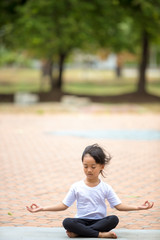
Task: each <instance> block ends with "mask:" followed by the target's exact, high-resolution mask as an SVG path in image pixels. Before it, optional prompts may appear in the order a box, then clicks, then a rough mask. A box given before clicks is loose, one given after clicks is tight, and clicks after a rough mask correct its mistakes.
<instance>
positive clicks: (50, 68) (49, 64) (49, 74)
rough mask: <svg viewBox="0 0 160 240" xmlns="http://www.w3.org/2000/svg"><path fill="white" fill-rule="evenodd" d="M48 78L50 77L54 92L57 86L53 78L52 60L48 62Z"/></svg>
mask: <svg viewBox="0 0 160 240" xmlns="http://www.w3.org/2000/svg"><path fill="white" fill-rule="evenodd" d="M48 76H49V80H50V86H51V91H52V90H53V89H54V85H55V82H54V78H53V61H52V60H49V61H48Z"/></svg>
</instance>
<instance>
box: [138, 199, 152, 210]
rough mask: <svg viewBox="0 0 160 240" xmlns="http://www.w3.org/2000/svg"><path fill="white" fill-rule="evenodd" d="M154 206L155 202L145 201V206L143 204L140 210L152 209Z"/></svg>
mask: <svg viewBox="0 0 160 240" xmlns="http://www.w3.org/2000/svg"><path fill="white" fill-rule="evenodd" d="M153 205H154V202H149V201H145V203H144V204H142V205H141V206H139V207H138V209H139V210H147V209H150V208H152V207H153Z"/></svg>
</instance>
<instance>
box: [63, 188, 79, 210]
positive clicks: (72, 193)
mask: <svg viewBox="0 0 160 240" xmlns="http://www.w3.org/2000/svg"><path fill="white" fill-rule="evenodd" d="M75 200H76V195H75V190H74V186H73V185H72V186H71V188H70V190H69V192H68V193H67V195H66V197H65V198H64V200H63V201H62V202H63V203H64V204H65V205H66V206H68V207H70V206H71V205H72V204H73V203H74V201H75Z"/></svg>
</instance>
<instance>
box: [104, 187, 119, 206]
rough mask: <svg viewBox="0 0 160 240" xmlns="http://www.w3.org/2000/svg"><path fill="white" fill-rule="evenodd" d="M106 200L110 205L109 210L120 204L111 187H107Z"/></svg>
mask: <svg viewBox="0 0 160 240" xmlns="http://www.w3.org/2000/svg"><path fill="white" fill-rule="evenodd" d="M107 200H108V202H109V204H110V207H111V208H114V207H115V206H116V205H118V204H120V203H121V200H120V199H119V197H118V196H117V194H116V193H115V191H114V190H113V188H112V187H111V186H109V190H108V194H107Z"/></svg>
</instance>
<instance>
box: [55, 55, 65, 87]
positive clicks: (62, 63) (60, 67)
mask: <svg viewBox="0 0 160 240" xmlns="http://www.w3.org/2000/svg"><path fill="white" fill-rule="evenodd" d="M65 58H66V54H65V53H61V54H60V56H59V75H58V81H57V88H58V89H59V90H60V89H61V87H62V83H63V78H62V74H63V68H64V61H65Z"/></svg>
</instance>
